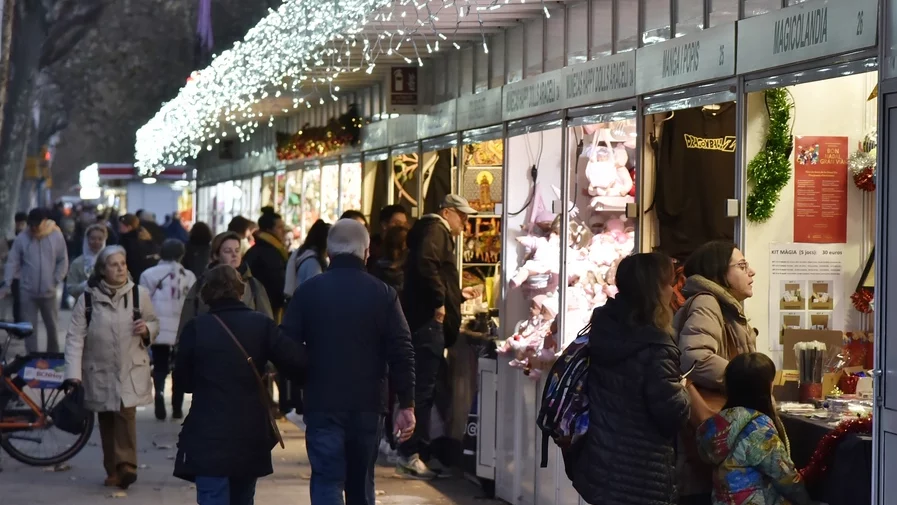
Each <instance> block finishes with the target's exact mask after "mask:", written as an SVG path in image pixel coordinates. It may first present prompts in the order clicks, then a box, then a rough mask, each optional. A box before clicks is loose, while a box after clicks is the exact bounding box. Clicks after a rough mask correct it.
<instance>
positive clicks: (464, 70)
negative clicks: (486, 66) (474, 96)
mask: <svg viewBox="0 0 897 505" xmlns="http://www.w3.org/2000/svg"><path fill="white" fill-rule="evenodd" d="M474 50H475V49H474V46H468V47H465V48H464V49H462V50H461V93H460V95H469V94H471V93H473V75H474V72H475V69H474V63H473V52H474ZM460 95H459V96H460Z"/></svg>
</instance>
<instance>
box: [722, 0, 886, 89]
mask: <svg viewBox="0 0 897 505" xmlns="http://www.w3.org/2000/svg"><path fill="white" fill-rule="evenodd" d="M877 26H878V1H877V0H850V1H847V0H818V1H815V2H805V3H802V4H798V5H794V6H792V7H788V8H787V9H782V10H778V11H775V12H772V13H769V14H764V15H762V16H757V17H753V18H749V19H744V20H741V21H739V22H738V73H740V74H745V73H749V72H755V71H758V70H764V69H767V68H774V67H780V66H783V65H788V64H791V63H798V62H801V61H808V60H813V59H816V58H824V57H826V56H832V55H836V54H842V53H846V52H850V51H856V50H858V49H863V48H867V47H872V46H875V43H876V37H877V33H878V31H877Z"/></svg>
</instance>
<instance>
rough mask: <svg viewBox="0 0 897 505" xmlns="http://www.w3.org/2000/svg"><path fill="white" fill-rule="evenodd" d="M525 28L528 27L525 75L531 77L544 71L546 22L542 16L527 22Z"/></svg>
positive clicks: (525, 42)
mask: <svg viewBox="0 0 897 505" xmlns="http://www.w3.org/2000/svg"><path fill="white" fill-rule="evenodd" d="M524 28H525V29H526V30H525V31H526V40H525V41H524V44H525V47H526V57H525V58H524V60H523V61H524V62H525V63H526V72H525V74H526V75H525V77H531V76H533V75H538V74H541V73H542V72H544V69H543V63H544V62H543V61H542V57H543V56H544V54H543V53H542V46H543V42H544V37H545V23H544V21H543V19H542V18H541V17H540V18H536V19H533V20H532V21H529V22H528V23H526V25H524Z"/></svg>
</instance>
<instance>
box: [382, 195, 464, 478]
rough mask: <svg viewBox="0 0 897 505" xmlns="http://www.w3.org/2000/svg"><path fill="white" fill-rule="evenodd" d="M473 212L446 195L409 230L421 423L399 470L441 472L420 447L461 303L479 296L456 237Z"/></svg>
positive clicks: (408, 297) (409, 312) (403, 449)
mask: <svg viewBox="0 0 897 505" xmlns="http://www.w3.org/2000/svg"><path fill="white" fill-rule="evenodd" d="M473 214H476V210H474V209H473V208H471V207H470V204H469V203H467V200H465V199H464V198H463V197H461V196H458V195H451V194H450V195H446V197H445V199H444V200H443V202H442V205H441V206H440V209H439V212H438V213H437V214H427V215H425V216H424V217H422V218H421V219H420V220H418V221H417V223H415V224H414V226H413V227H412V228H411V231H409V232H408V238H407V241H408V258H407V260H406V262H405V290H404V293H403V297H404V299H403V301H404V308H405V316H406V317H407V318H408V326H409V327H410V328H411V332H412V335H413V338H412V340H413V342H414V357H415V377H416V379H417V382H416V389H415V393H414V399H415V406H416V409H415V415H416V416H417V420H418V424H417V430H416V431H415V432H414V436H412V437H411V439H410V440H408V441H407V442H405V443H404V444H402V445H400V446H399V456H400V461H399V465H398V470H399V472H401V473H404V474H406V475H409V476H411V477H414V478H418V479H431V478H433V477H435V476H436V475H435V473H434V472H433V471H432V470H431V469H430V468H429V467H428V466H427V464H426V463H424V462H423V461H422V460H421V458H420V449H421V448H422V447H421V446H422V445H423V444H426V443H428V442H429V428H430V411H431V410H432V407H433V391H434V389H435V387H436V379H437V376H438V374H439V369H440V366H441V365H442V361H443V359H444V358H443V353H444V351H445V349H446V348H448V347H451V346H452V344H454V343H455V340H457V338H458V332H459V331H460V329H461V302H463V301H464V298H473V297H474V296H476V295H477V293H475V292H474V291H473V290H471V289H470V288H465V289H464V290H463V291H462V289H461V287H460V284H461V282H460V280H459V278H458V266H457V264H456V263H457V258H456V256H455V239H456V238H457V237H459V236H460V235H461V232H463V231H464V227H465V225H466V224H467V217H468V216H470V215H473Z"/></svg>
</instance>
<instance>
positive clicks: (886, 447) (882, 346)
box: [873, 80, 897, 505]
mask: <svg viewBox="0 0 897 505" xmlns="http://www.w3.org/2000/svg"><path fill="white" fill-rule="evenodd" d="M880 88H881V91H882V94H881V95H880V96H881V97H882V104H881V109H880V110H881V112H882V114H881V116H880V122H881V129H882V131H881V136H880V139H881V142H880V144H881V149H882V151H881V157H880V158H879V160H880V164H881V166H880V167H879V170H878V195H877V200H878V201H877V204H878V226H877V232H878V233H877V237H876V245H877V247H876V272H875V313H876V316H875V323H876V324H875V336H876V349H875V353H876V363H877V368H878V370H877V371H876V377H875V402H876V406H875V414H874V415H875V418H874V419H875V423H874V424H875V434H874V436H875V443H874V446H875V449H874V453H873V457H874V458H875V460H874V461H873V469H874V471H873V482H874V485H873V502H874V504H875V505H890V504H893V503H894V500H895V497H897V478H895V476H897V311H895V310H893V308H894V307H895V305H897V172H895V173H893V174H892V173H891V170H895V171H897V80H889V81H883V82H882V83H881V86H880ZM891 259H893V260H894V264H893V265H891V264H890V260H891Z"/></svg>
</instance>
